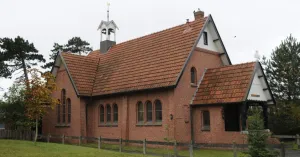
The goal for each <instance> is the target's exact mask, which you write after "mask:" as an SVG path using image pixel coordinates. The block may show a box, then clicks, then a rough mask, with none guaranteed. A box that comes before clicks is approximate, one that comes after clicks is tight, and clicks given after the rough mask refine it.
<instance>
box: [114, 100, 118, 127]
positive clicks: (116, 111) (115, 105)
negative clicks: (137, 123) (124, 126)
mask: <svg viewBox="0 0 300 157" xmlns="http://www.w3.org/2000/svg"><path fill="white" fill-rule="evenodd" d="M113 114H114V123H118V105H117V104H114V105H113Z"/></svg>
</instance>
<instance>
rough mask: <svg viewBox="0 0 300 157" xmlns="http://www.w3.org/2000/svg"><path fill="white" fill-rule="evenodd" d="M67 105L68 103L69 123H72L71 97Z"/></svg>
mask: <svg viewBox="0 0 300 157" xmlns="http://www.w3.org/2000/svg"><path fill="white" fill-rule="evenodd" d="M67 105H68V124H70V123H71V99H70V98H68V99H67Z"/></svg>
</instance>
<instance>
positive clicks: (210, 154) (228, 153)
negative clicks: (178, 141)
mask: <svg viewBox="0 0 300 157" xmlns="http://www.w3.org/2000/svg"><path fill="white" fill-rule="evenodd" d="M84 146H85V147H92V148H98V145H97V144H95V143H89V144H84ZM101 148H102V149H112V150H119V145H116V144H103V143H102V144H101ZM123 150H124V151H126V152H139V153H142V152H143V148H142V147H138V146H124V147H123ZM146 152H147V153H149V154H156V155H158V154H159V155H165V156H166V155H167V154H174V152H173V149H170V150H168V149H163V148H147V149H146ZM178 155H180V156H185V157H189V155H190V154H189V150H178ZM198 156H199V157H233V151H232V150H211V149H201V150H196V149H194V157H198Z"/></svg>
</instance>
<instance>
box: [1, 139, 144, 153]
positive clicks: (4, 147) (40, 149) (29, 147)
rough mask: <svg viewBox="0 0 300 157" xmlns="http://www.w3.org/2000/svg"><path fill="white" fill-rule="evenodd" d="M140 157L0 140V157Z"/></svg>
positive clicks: (85, 148)
mask: <svg viewBox="0 0 300 157" xmlns="http://www.w3.org/2000/svg"><path fill="white" fill-rule="evenodd" d="M29 156H30V157H68V156H70V157H71V156H72V157H79V156H80V157H96V156H98V157H99V156H101V157H117V156H121V157H142V156H143V155H140V154H128V153H119V152H114V151H107V150H98V149H94V148H87V147H79V146H72V145H62V144H54V143H37V144H36V146H35V145H34V143H33V142H30V141H17V140H0V157H29Z"/></svg>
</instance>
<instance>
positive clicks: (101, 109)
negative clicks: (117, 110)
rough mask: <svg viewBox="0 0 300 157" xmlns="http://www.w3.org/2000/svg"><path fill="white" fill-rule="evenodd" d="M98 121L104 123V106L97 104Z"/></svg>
mask: <svg viewBox="0 0 300 157" xmlns="http://www.w3.org/2000/svg"><path fill="white" fill-rule="evenodd" d="M99 122H100V124H101V123H104V106H103V105H100V106H99Z"/></svg>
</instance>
